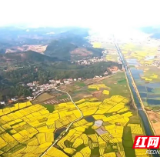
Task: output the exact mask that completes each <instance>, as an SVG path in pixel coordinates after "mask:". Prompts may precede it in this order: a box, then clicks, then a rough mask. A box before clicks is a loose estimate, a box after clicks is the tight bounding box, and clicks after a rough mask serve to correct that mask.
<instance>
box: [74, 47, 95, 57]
mask: <svg viewBox="0 0 160 160" xmlns="http://www.w3.org/2000/svg"><path fill="white" fill-rule="evenodd" d="M71 54H76V55H80V56H88V55H92V52H90V51H87V50H86V49H85V48H76V49H75V50H73V51H72V52H71Z"/></svg>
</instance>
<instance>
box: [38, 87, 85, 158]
mask: <svg viewBox="0 0 160 160" xmlns="http://www.w3.org/2000/svg"><path fill="white" fill-rule="evenodd" d="M54 89H55V90H57V91H58V92H62V93H65V94H67V95H68V97H69V98H70V100H71V102H72V103H73V104H74V106H75V107H76V108H77V110H78V111H79V112H80V114H81V117H79V118H77V119H75V120H74V121H73V122H71V123H70V124H69V125H68V127H67V128H66V130H65V131H64V133H63V135H59V136H58V138H57V139H56V140H55V141H54V142H53V144H52V145H51V146H50V147H49V148H48V149H47V150H46V151H45V152H44V153H42V154H41V156H40V157H43V156H44V155H45V154H46V153H47V152H48V151H49V150H50V149H51V148H52V147H53V146H54V145H55V144H56V143H57V142H58V141H59V140H60V139H61V138H62V137H63V136H65V134H66V133H67V132H68V130H69V129H70V127H71V126H72V125H73V123H75V122H77V121H79V120H80V119H82V118H83V113H82V111H81V110H80V109H79V108H78V106H77V105H76V104H75V102H74V101H73V99H72V97H71V95H70V94H69V93H68V92H66V91H62V90H60V89H57V88H54Z"/></svg>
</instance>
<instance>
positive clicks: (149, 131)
mask: <svg viewBox="0 0 160 160" xmlns="http://www.w3.org/2000/svg"><path fill="white" fill-rule="evenodd" d="M115 46H116V48H117V52H118V54H119V56H120V58H121V61H122V64H123V67H124V68H125V72H126V76H127V79H128V82H129V86H130V88H131V91H132V94H133V98H134V101H135V104H136V107H137V109H138V113H139V115H140V117H141V120H142V122H143V126H144V129H145V133H146V135H147V136H151V135H153V131H152V129H151V126H150V123H149V121H148V118H147V116H146V113H145V112H144V111H143V107H142V105H141V103H140V100H139V97H138V95H137V93H136V91H135V89H134V86H133V83H134V82H133V80H132V78H131V76H130V73H129V70H128V66H127V63H126V61H125V59H124V57H123V55H122V53H121V50H120V48H119V47H118V45H117V44H115ZM153 157H159V155H158V154H153Z"/></svg>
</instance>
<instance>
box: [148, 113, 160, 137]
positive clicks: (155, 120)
mask: <svg viewBox="0 0 160 160" xmlns="http://www.w3.org/2000/svg"><path fill="white" fill-rule="evenodd" d="M147 114H148V117H149V120H150V122H151V123H152V127H153V129H154V131H155V135H160V114H158V113H157V112H153V111H147Z"/></svg>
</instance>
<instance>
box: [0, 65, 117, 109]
mask: <svg viewBox="0 0 160 160" xmlns="http://www.w3.org/2000/svg"><path fill="white" fill-rule="evenodd" d="M118 71H119V68H118V67H116V66H113V67H110V68H108V69H107V71H105V72H104V73H103V75H95V76H94V77H93V79H98V78H102V77H106V76H108V75H109V74H115V73H117V72H118ZM84 80H85V79H83V78H81V77H80V78H68V79H59V80H55V79H51V80H49V81H48V83H46V84H42V85H40V84H39V82H38V81H33V82H30V83H27V84H26V87H29V89H30V90H31V92H32V96H28V97H24V98H23V101H25V100H29V101H33V100H34V99H36V98H37V97H38V96H39V95H41V94H42V93H44V92H46V91H48V90H50V89H53V88H55V87H59V86H62V85H69V84H72V83H74V82H80V81H84ZM18 101H19V99H18V98H15V97H13V98H11V99H10V100H9V101H8V102H5V101H0V105H1V106H6V105H8V104H14V103H16V102H18Z"/></svg>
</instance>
